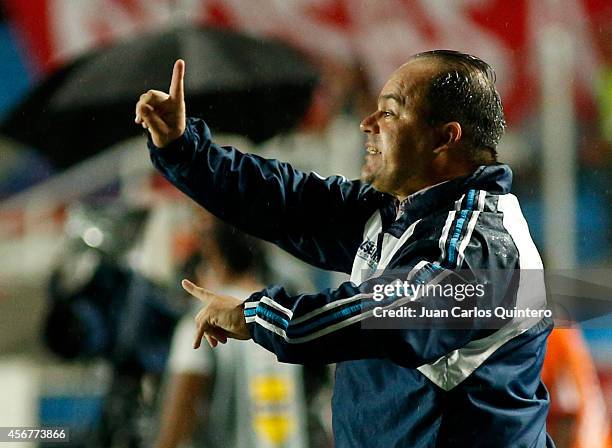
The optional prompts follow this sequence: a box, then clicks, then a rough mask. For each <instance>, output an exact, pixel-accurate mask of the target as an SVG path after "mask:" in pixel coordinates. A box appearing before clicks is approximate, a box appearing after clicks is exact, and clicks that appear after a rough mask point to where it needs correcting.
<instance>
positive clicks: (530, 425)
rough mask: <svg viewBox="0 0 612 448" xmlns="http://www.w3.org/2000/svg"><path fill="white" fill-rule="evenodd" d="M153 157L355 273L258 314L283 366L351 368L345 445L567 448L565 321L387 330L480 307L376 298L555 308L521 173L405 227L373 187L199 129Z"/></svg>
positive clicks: (506, 173) (211, 202)
mask: <svg viewBox="0 0 612 448" xmlns="http://www.w3.org/2000/svg"><path fill="white" fill-rule="evenodd" d="M149 149H150V152H151V158H152V161H153V163H154V165H155V166H156V167H157V168H158V169H159V170H160V171H161V172H162V174H163V175H164V176H165V177H166V178H167V179H168V180H169V181H170V182H172V183H173V184H174V185H175V186H176V187H177V188H179V189H180V190H182V191H183V192H184V193H186V194H187V195H188V196H190V197H191V198H193V199H194V200H195V201H196V202H198V203H199V204H201V205H202V206H204V207H205V208H206V209H208V210H209V211H210V212H212V213H213V214H215V215H217V216H218V217H220V218H222V219H224V220H226V221H228V222H230V223H232V224H233V225H235V226H237V227H238V228H240V229H242V230H244V231H246V232H248V233H250V234H252V235H254V236H257V237H260V238H263V239H265V240H268V241H271V242H273V243H275V244H277V245H278V246H280V247H281V248H283V249H284V250H286V251H288V252H289V253H291V254H293V255H295V256H296V257H298V258H300V259H301V260H304V261H306V262H308V263H310V264H312V265H314V266H317V267H319V268H323V269H329V270H335V271H341V272H345V273H349V274H351V281H349V282H346V283H343V284H341V285H340V286H339V287H338V288H337V289H332V290H326V291H321V292H319V293H316V294H301V295H297V296H295V295H291V294H288V293H287V292H286V291H285V290H284V289H283V288H282V287H281V286H273V287H269V288H266V289H265V290H263V291H261V292H258V293H255V294H253V295H252V296H251V297H250V298H249V299H248V300H247V301H246V302H245V309H244V313H245V317H246V320H247V324H248V326H249V330H250V332H251V335H252V337H253V339H254V340H255V342H257V343H258V344H260V345H262V346H263V347H265V348H267V349H268V350H270V351H272V352H274V353H275V354H276V355H277V357H278V359H279V360H280V361H283V362H291V363H306V362H326V363H331V362H336V363H337V369H336V382H335V390H334V397H333V427H334V437H335V443H336V446H337V447H339V448H342V447H385V448H387V447H513V448H514V447H543V446H552V442H551V441H550V439H549V437H548V436H547V434H546V426H545V419H546V413H547V409H548V403H549V398H548V393H547V391H546V389H545V387H544V385H543V384H542V382H541V380H540V371H541V367H542V362H543V359H544V352H545V343H546V338H547V336H548V333H549V332H550V330H551V329H552V320H551V319H550V318H547V317H543V318H542V317H537V318H529V319H525V318H511V319H508V321H507V322H503V323H501V324H500V323H499V322H498V321H495V320H493V321H490V320H486V319H485V320H484V321H481V320H478V319H474V320H473V321H471V322H469V325H461V324H457V325H454V324H452V323H445V324H444V325H434V322H433V320H427V319H425V325H423V321H421V322H420V324H421V325H420V326H418V325H417V326H412V325H408V326H406V320H402V321H401V322H402V324H398V325H396V323H397V322H399V321H397V322H395V321H394V323H392V324H391V325H389V322H388V321H385V322H384V323H383V324H382V325H383V327H384V328H379V327H380V326H381V324H380V321H378V323H377V322H374V319H375V317H374V316H375V315H376V312H377V311H376V310H378V312H380V310H381V309H383V308H384V309H399V308H400V307H414V308H415V309H417V307H420V308H423V307H424V308H429V309H434V308H435V309H440V308H441V307H442V308H444V307H446V308H448V309H450V307H456V306H459V308H460V309H469V308H470V307H472V305H475V302H473V301H472V302H470V301H464V302H458V301H457V300H448V299H445V298H443V297H429V296H427V297H423V296H421V297H416V296H415V295H414V294H413V295H412V296H410V294H406V295H402V294H400V295H398V294H393V295H389V296H385V297H384V298H383V299H382V300H381V297H380V295H379V297H376V296H375V294H374V292H375V291H376V286H377V285H381V286H384V285H386V284H390V283H392V282H393V281H396V280H398V279H400V278H401V279H402V280H405V281H407V282H409V283H411V284H428V283H430V284H436V283H444V284H453V281H454V282H457V278H459V279H461V280H464V281H468V282H470V283H473V284H478V283H482V284H485V285H487V288H490V289H488V296H489V300H490V302H488V303H487V306H488V307H493V306H497V305H501V306H503V307H504V308H505V309H512V308H514V307H519V308H526V307H530V308H532V309H543V308H544V306H545V297H544V284H543V278H542V262H541V259H540V256H539V254H538V252H537V249H536V248H535V246H534V244H533V242H532V240H531V237H530V236H529V231H528V228H527V224H526V222H525V220H524V218H523V216H522V214H521V211H520V207H519V204H518V201H517V200H516V197H515V196H513V195H511V194H510V193H509V190H510V185H511V181H512V173H511V171H510V169H509V168H508V167H507V166H505V165H495V166H490V167H484V166H483V167H480V168H479V169H478V170H477V171H475V172H474V173H473V174H472V175H471V176H468V177H464V178H459V179H454V180H451V181H448V182H444V183H442V184H439V185H436V186H433V187H430V188H428V189H426V190H422V191H420V192H418V193H415V194H414V195H412V196H411V197H410V198H409V201H408V203H407V206H406V208H405V212H404V213H403V214H401V215H400V216H398V215H397V212H396V209H397V203H396V201H395V199H394V198H392V197H391V196H389V195H386V194H383V193H380V192H377V191H375V190H374V189H373V188H372V187H370V186H369V185H367V184H364V183H361V182H359V181H349V180H347V179H345V178H344V177H341V176H332V177H329V178H326V179H324V178H322V177H321V176H319V175H317V174H316V173H304V172H300V171H297V170H295V169H294V168H293V167H291V166H290V165H289V164H286V163H282V162H279V161H276V160H267V159H263V158H261V157H259V156H256V155H252V154H243V153H241V152H239V151H238V150H237V149H235V148H232V147H220V146H218V145H216V144H214V143H213V142H212V140H211V134H210V131H209V129H208V128H207V126H206V125H205V124H204V122H203V121H201V120H196V119H188V125H187V129H186V131H185V133H184V135H183V136H182V137H181V138H179V139H178V140H176V141H175V142H173V143H172V144H171V145H169V147H166V148H164V149H162V150H159V149H157V148H155V147H154V146H153V145H152V144H151V143H150V142H149ZM466 272H467V273H469V275H468V276H467V277H470V278H469V279H467V280H466V275H465V273H466ZM526 272H530V273H531V274H532V275H525V273H526ZM378 291H380V289H379V290H378ZM495 322H497V325H495ZM429 324H431V325H429ZM455 324H456V322H455ZM385 325H386V327H385Z"/></svg>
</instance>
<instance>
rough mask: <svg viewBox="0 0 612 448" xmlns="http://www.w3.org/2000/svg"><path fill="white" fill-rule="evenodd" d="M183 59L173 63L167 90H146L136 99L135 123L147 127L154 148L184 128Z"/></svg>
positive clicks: (169, 139)
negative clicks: (167, 91) (168, 89)
mask: <svg viewBox="0 0 612 448" xmlns="http://www.w3.org/2000/svg"><path fill="white" fill-rule="evenodd" d="M184 78H185V61H183V60H182V59H179V60H177V61H176V62H175V63H174V70H173V71H172V81H171V82H170V93H169V94H168V93H165V92H160V91H159V90H149V91H148V92H146V93H144V94H142V95H141V96H140V100H139V101H138V103H136V119H135V120H134V121H135V122H136V123H137V124H140V125H142V127H144V128H146V129H148V130H149V132H150V133H151V138H152V139H153V144H154V145H155V146H157V147H158V148H163V147H164V146H167V145H168V144H169V143H170V142H172V141H174V140H176V139H177V138H179V137H180V136H181V135H183V132H185V123H186V116H185V92H184Z"/></svg>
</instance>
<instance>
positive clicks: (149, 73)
mask: <svg viewBox="0 0 612 448" xmlns="http://www.w3.org/2000/svg"><path fill="white" fill-rule="evenodd" d="M178 58H182V59H185V60H186V61H187V74H186V78H185V95H186V103H187V113H188V115H192V116H201V117H203V118H204V119H206V120H207V122H208V124H209V125H210V126H211V128H212V129H213V130H217V131H223V132H229V133H236V134H241V135H244V136H247V137H249V138H250V139H251V140H253V141H254V142H256V143H258V142H262V141H264V140H266V139H268V138H270V137H272V136H274V135H276V134H278V133H280V132H282V131H286V130H288V129H290V128H291V127H292V126H294V125H295V124H296V123H297V122H298V121H299V120H300V118H301V117H302V116H303V114H304V112H305V110H306V108H307V107H308V105H309V104H310V98H311V94H312V91H313V89H314V87H315V85H316V82H317V73H316V71H315V69H314V68H313V66H312V65H311V64H310V63H308V62H307V61H306V60H305V58H304V56H303V55H301V54H300V53H299V52H297V51H296V50H294V49H292V48H290V47H288V46H287V45H285V44H282V43H280V42H277V41H271V40H262V39H257V38H253V37H248V36H244V35H240V34H237V33H234V32H231V31H227V30H222V29H214V28H196V27H193V26H185V27H183V28H178V27H177V28H172V29H169V30H165V31H163V32H158V33H154V34H149V35H144V36H140V37H138V38H136V39H133V40H130V41H127V42H124V43H121V44H119V45H116V46H113V47H110V48H106V49H102V50H99V51H96V52H94V53H90V54H87V55H85V56H82V57H80V58H79V59H77V60H76V61H74V62H73V63H71V64H69V65H68V66H66V67H64V68H62V69H60V70H58V71H56V72H55V73H54V74H53V75H52V76H51V77H50V78H48V79H46V80H45V81H43V82H42V83H41V84H40V85H39V86H38V87H37V88H36V89H35V90H34V91H33V92H32V94H31V95H30V96H29V97H28V98H27V99H26V100H25V101H24V102H23V103H22V104H21V105H20V106H18V107H17V108H16V109H15V110H14V111H13V112H12V113H11V114H10V115H9V117H8V118H7V119H6V120H5V122H4V123H3V124H2V126H1V127H0V130H1V131H2V132H3V133H4V134H6V135H8V136H9V137H12V138H14V139H16V140H19V141H22V142H24V143H26V144H29V145H32V146H34V147H36V148H38V149H40V150H42V151H44V152H45V154H46V155H47V156H48V157H49V158H50V159H51V161H52V162H53V163H54V165H55V166H57V167H59V168H65V167H67V166H70V165H72V164H73V163H75V162H78V161H80V160H83V159H85V158H86V157H88V156H90V155H92V154H95V153H96V152H98V151H100V150H102V149H105V148H107V147H109V146H110V145H112V144H114V143H117V142H119V141H121V140H123V139H126V138H128V137H131V136H134V135H137V134H138V133H139V132H141V131H142V129H141V128H140V127H139V126H137V125H135V124H134V106H135V104H136V101H137V100H138V97H139V96H140V95H141V94H142V93H144V92H145V91H146V90H148V89H158V90H163V91H167V89H168V85H169V82H170V75H171V73H172V66H173V64H174V61H175V60H176V59H178Z"/></svg>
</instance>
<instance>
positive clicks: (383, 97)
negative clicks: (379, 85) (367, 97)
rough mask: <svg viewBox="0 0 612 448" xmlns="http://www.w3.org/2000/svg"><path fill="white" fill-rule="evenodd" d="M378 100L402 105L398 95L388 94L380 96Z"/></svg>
mask: <svg viewBox="0 0 612 448" xmlns="http://www.w3.org/2000/svg"><path fill="white" fill-rule="evenodd" d="M378 100H379V101H380V100H394V101H396V102H397V103H398V104H400V105H403V104H404V98H402V97H401V96H399V95H396V94H394V93H389V94H387V95H381V96H380V97H379V98H378Z"/></svg>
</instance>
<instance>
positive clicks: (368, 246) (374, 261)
mask: <svg viewBox="0 0 612 448" xmlns="http://www.w3.org/2000/svg"><path fill="white" fill-rule="evenodd" d="M357 256H358V257H359V258H361V259H362V260H364V261H365V262H366V263H367V265H368V266H369V267H370V268H375V267H376V266H377V265H378V254H377V253H376V243H375V242H374V241H371V240H365V241H364V242H363V243H361V246H359V250H358V251H357Z"/></svg>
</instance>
